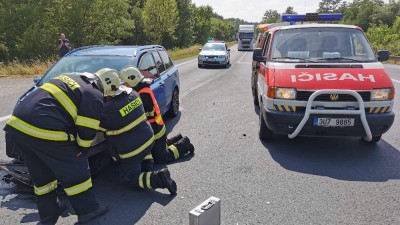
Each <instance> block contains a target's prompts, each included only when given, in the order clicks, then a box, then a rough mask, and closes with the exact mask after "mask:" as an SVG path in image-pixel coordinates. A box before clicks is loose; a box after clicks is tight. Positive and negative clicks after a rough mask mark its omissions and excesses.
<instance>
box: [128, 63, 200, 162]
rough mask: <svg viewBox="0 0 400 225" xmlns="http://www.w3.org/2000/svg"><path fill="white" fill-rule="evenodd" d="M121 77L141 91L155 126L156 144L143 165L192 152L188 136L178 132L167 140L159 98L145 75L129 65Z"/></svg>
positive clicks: (175, 158)
mask: <svg viewBox="0 0 400 225" xmlns="http://www.w3.org/2000/svg"><path fill="white" fill-rule="evenodd" d="M120 78H121V80H123V81H124V82H125V85H126V86H128V87H131V88H133V89H134V90H136V91H137V92H138V93H139V95H140V98H141V99H142V101H143V106H144V110H145V112H146V116H147V121H148V122H149V123H150V124H151V127H152V128H153V132H154V137H155V144H154V147H153V149H152V151H151V155H148V156H147V157H146V158H145V161H144V162H143V166H144V167H145V168H147V169H149V168H151V167H152V165H153V160H154V162H156V163H167V162H172V161H175V160H177V159H179V158H182V157H183V156H185V155H186V154H188V153H191V154H192V153H193V152H194V147H193V145H192V144H191V143H190V140H189V138H188V137H182V135H181V134H178V135H177V136H175V137H173V138H171V139H169V140H168V141H167V135H166V128H165V125H164V121H163V119H162V117H161V112H160V108H159V106H158V104H157V100H156V98H155V96H154V93H153V91H152V90H151V88H150V83H148V82H146V81H144V76H143V75H142V74H141V72H140V71H139V70H138V69H137V68H135V67H133V66H127V67H125V68H123V69H122V70H121V71H120Z"/></svg>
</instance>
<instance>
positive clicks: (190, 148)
mask: <svg viewBox="0 0 400 225" xmlns="http://www.w3.org/2000/svg"><path fill="white" fill-rule="evenodd" d="M183 139H185V140H186V142H187V145H186V146H187V148H188V150H189V152H190V154H193V153H194V146H193V144H192V143H190V139H189V138H188V137H187V136H185V137H183Z"/></svg>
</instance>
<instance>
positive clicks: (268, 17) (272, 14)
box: [262, 9, 281, 23]
mask: <svg viewBox="0 0 400 225" xmlns="http://www.w3.org/2000/svg"><path fill="white" fill-rule="evenodd" d="M280 21H281V15H280V14H279V13H278V11H276V10H272V9H269V10H267V11H265V13H264V16H263V21H262V23H278V22H280Z"/></svg>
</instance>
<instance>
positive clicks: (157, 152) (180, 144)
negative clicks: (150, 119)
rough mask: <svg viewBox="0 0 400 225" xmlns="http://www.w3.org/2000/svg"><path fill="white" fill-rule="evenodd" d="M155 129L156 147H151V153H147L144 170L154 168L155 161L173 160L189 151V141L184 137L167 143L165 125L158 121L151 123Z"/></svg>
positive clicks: (160, 162)
mask: <svg viewBox="0 0 400 225" xmlns="http://www.w3.org/2000/svg"><path fill="white" fill-rule="evenodd" d="M151 126H152V128H153V131H154V137H155V142H154V147H153V148H152V149H151V155H150V154H149V155H147V156H146V157H145V159H144V160H143V162H142V170H143V171H150V170H152V168H153V165H154V163H157V164H162V163H169V162H173V161H175V160H177V159H179V158H182V157H183V156H184V155H185V154H186V153H188V152H189V149H190V148H189V146H188V143H187V141H184V140H183V139H181V140H179V141H177V142H175V143H173V144H171V145H167V133H166V128H165V125H158V124H157V123H152V124H151Z"/></svg>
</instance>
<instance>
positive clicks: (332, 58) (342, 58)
mask: <svg viewBox="0 0 400 225" xmlns="http://www.w3.org/2000/svg"><path fill="white" fill-rule="evenodd" d="M317 60H318V61H321V60H327V61H329V60H349V61H353V62H363V61H362V60H357V59H352V58H345V57H328V58H318V59H317Z"/></svg>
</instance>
